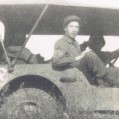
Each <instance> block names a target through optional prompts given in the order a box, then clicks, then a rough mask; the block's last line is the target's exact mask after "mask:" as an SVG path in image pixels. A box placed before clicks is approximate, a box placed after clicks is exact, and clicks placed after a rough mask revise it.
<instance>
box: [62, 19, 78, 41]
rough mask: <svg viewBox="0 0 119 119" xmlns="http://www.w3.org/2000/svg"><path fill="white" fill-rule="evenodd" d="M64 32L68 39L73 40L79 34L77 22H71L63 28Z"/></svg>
mask: <svg viewBox="0 0 119 119" xmlns="http://www.w3.org/2000/svg"><path fill="white" fill-rule="evenodd" d="M64 30H65V33H66V34H67V35H68V36H69V37H70V38H72V39H74V38H75V37H76V36H77V35H78V32H79V23H78V22H77V21H72V22H70V23H69V24H68V25H67V26H66V27H65V29H64Z"/></svg>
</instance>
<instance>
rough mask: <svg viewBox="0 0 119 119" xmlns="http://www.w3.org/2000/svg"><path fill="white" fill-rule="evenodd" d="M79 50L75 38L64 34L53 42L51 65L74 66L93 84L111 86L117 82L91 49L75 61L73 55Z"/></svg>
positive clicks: (55, 66) (64, 67) (63, 67)
mask: <svg viewBox="0 0 119 119" xmlns="http://www.w3.org/2000/svg"><path fill="white" fill-rule="evenodd" d="M84 46H85V45H84ZM85 47H86V46H85ZM83 49H85V48H83ZM81 52H82V48H81V46H80V45H79V44H78V43H77V42H76V41H75V40H73V39H71V38H69V37H68V36H67V35H64V36H63V37H62V38H61V39H59V40H58V41H57V42H56V44H55V48H54V56H53V60H52V65H53V67H54V68H56V69H62V70H65V69H67V68H70V67H76V68H78V69H79V70H81V71H82V72H83V74H84V75H85V76H86V78H87V79H88V80H89V82H90V83H91V84H93V85H100V84H103V85H106V86H108V85H110V86H113V85H115V83H117V82H116V81H115V80H116V79H114V78H113V77H112V76H111V75H109V71H108V69H107V68H106V67H105V64H104V63H103V62H102V61H101V60H100V59H99V57H98V56H97V55H96V54H95V53H94V52H93V51H92V50H91V51H89V52H88V53H86V54H85V55H84V57H83V58H82V59H81V60H78V61H75V57H76V56H79V55H80V54H81Z"/></svg>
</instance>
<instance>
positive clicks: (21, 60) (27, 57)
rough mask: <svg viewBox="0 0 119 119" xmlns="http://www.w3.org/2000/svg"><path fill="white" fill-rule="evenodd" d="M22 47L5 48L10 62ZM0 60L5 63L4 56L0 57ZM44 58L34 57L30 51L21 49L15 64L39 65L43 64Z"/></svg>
mask: <svg viewBox="0 0 119 119" xmlns="http://www.w3.org/2000/svg"><path fill="white" fill-rule="evenodd" d="M21 47H22V46H9V47H7V48H6V51H7V54H8V56H9V57H10V60H11V61H12V60H13V59H14V58H15V57H16V56H17V55H18V53H19V51H20V50H21ZM1 60H2V61H3V62H4V63H5V55H4V54H3V55H2V58H1ZM43 62H44V58H43V57H42V56H41V55H40V54H37V55H34V54H32V53H31V51H30V50H29V49H27V48H23V50H22V52H21V54H20V56H19V57H18V60H17V62H16V63H17V64H39V63H43Z"/></svg>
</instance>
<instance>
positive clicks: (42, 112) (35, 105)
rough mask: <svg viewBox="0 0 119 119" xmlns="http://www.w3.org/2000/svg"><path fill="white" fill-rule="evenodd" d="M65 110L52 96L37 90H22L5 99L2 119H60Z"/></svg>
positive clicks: (0, 110)
mask: <svg viewBox="0 0 119 119" xmlns="http://www.w3.org/2000/svg"><path fill="white" fill-rule="evenodd" d="M62 112H63V109H62V108H61V106H59V103H58V102H57V101H56V100H55V98H53V97H52V96H51V95H49V94H48V93H46V92H45V91H43V90H40V89H35V88H21V89H19V90H17V91H16V92H14V93H12V94H11V95H10V96H8V97H6V98H5V99H4V103H3V104H2V105H1V108H0V119H59V118H62Z"/></svg>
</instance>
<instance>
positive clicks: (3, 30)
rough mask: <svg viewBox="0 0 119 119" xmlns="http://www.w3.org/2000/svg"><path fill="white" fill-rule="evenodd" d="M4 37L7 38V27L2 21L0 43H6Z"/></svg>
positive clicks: (0, 24) (0, 23)
mask: <svg viewBox="0 0 119 119" xmlns="http://www.w3.org/2000/svg"><path fill="white" fill-rule="evenodd" d="M4 36H5V26H4V24H3V22H1V21H0V42H3V41H4Z"/></svg>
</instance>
